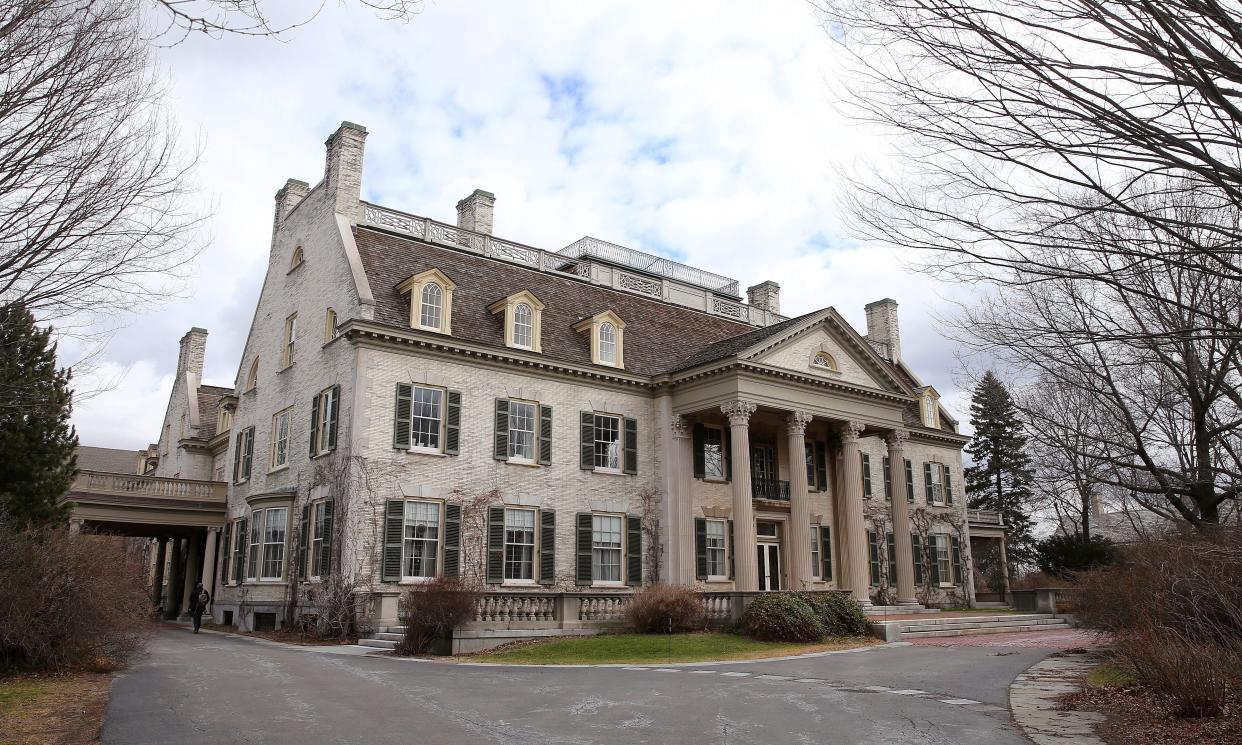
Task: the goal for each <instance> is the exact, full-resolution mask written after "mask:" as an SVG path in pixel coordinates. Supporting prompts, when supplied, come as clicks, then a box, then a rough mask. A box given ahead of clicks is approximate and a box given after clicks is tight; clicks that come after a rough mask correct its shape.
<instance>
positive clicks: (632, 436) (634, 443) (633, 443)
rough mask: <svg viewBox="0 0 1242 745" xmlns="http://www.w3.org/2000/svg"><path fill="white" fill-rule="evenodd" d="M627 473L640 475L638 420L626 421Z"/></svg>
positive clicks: (625, 469)
mask: <svg viewBox="0 0 1242 745" xmlns="http://www.w3.org/2000/svg"><path fill="white" fill-rule="evenodd" d="M623 470H624V471H625V472H626V473H638V420H637V419H626V420H625V468H624V469H623Z"/></svg>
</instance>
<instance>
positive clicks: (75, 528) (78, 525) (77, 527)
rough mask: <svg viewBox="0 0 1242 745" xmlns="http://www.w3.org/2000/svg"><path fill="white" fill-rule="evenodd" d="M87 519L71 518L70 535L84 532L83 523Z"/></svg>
mask: <svg viewBox="0 0 1242 745" xmlns="http://www.w3.org/2000/svg"><path fill="white" fill-rule="evenodd" d="M85 522H86V521H85V520H83V519H82V518H79V517H74V518H70V520H69V535H80V534H81V533H82V524H83V523H85Z"/></svg>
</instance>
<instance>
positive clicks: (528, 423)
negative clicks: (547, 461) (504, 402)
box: [509, 401, 539, 463]
mask: <svg viewBox="0 0 1242 745" xmlns="http://www.w3.org/2000/svg"><path fill="white" fill-rule="evenodd" d="M538 414H539V412H538V407H537V406H536V405H535V404H533V403H527V402H525V401H510V402H509V459H510V460H518V461H529V462H531V463H533V462H534V461H535V425H536V423H537V422H538V419H539V416H538Z"/></svg>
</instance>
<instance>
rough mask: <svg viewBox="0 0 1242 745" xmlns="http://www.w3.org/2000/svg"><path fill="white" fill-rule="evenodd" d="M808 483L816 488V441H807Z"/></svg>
mask: <svg viewBox="0 0 1242 745" xmlns="http://www.w3.org/2000/svg"><path fill="white" fill-rule="evenodd" d="M806 483H807V486H809V487H810V488H812V489H814V488H815V443H813V442H808V443H806Z"/></svg>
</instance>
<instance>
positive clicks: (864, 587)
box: [841, 422, 871, 606]
mask: <svg viewBox="0 0 1242 745" xmlns="http://www.w3.org/2000/svg"><path fill="white" fill-rule="evenodd" d="M862 431H863V424H862V423H861V422H846V423H845V424H842V425H841V480H842V481H844V482H845V488H844V490H843V494H842V497H843V499H844V506H843V508H842V510H841V512H842V514H843V515H844V517H845V524H844V525H843V526H841V537H842V538H843V539H844V540H843V541H842V545H843V546H844V548H845V552H846V553H847V554H849V561H848V562H847V563H846V571H847V572H849V574H848V575H846V576H845V580H846V582H847V584H848V586H849V589H850V591H851V593H852V594H853V595H854V599H855V600H857V601H858V602H859V603H860V604H862V605H864V606H866V605H870V604H871V582H870V578H869V577H868V571H869V569H870V567H871V564H870V561H869V559H868V557H867V526H866V525H865V524H864V522H863V489H862V460H861V456H860V454H859V450H858V435H859V433H861V432H862Z"/></svg>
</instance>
